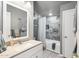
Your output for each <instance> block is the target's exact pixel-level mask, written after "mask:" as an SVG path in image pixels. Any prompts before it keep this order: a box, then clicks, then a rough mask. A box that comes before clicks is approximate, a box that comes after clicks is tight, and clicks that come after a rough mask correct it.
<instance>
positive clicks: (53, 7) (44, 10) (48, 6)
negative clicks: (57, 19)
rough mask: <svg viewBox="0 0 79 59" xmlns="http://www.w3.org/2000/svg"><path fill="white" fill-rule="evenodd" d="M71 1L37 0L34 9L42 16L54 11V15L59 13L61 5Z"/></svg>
mask: <svg viewBox="0 0 79 59" xmlns="http://www.w3.org/2000/svg"><path fill="white" fill-rule="evenodd" d="M69 2H71V1H35V2H34V10H35V12H36V13H38V14H40V15H41V16H48V14H49V12H52V13H53V15H59V13H60V6H61V5H62V4H66V3H69Z"/></svg>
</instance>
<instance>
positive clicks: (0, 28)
mask: <svg viewBox="0 0 79 59" xmlns="http://www.w3.org/2000/svg"><path fill="white" fill-rule="evenodd" d="M0 30H1V31H2V2H1V1H0Z"/></svg>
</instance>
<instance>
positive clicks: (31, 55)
mask: <svg viewBox="0 0 79 59" xmlns="http://www.w3.org/2000/svg"><path fill="white" fill-rule="evenodd" d="M40 50H41V51H40ZM38 52H41V55H42V52H43V46H42V44H40V45H38V46H36V47H34V48H31V49H29V50H27V51H25V52H22V53H21V54H19V55H17V56H15V58H35V57H36V55H37V53H38Z"/></svg>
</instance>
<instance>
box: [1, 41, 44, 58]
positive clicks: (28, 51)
mask: <svg viewBox="0 0 79 59" xmlns="http://www.w3.org/2000/svg"><path fill="white" fill-rule="evenodd" d="M42 57H43V44H42V43H41V42H40V41H35V40H28V41H25V42H22V44H15V45H14V46H8V47H7V50H6V51H5V52H3V53H1V54H0V58H42Z"/></svg>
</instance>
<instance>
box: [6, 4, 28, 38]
mask: <svg viewBox="0 0 79 59" xmlns="http://www.w3.org/2000/svg"><path fill="white" fill-rule="evenodd" d="M6 14H7V18H8V21H10V24H11V26H10V36H11V37H12V38H16V37H24V36H27V12H25V11H23V10H20V9H18V8H16V7H13V6H11V5H8V4H7V13H6Z"/></svg>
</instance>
